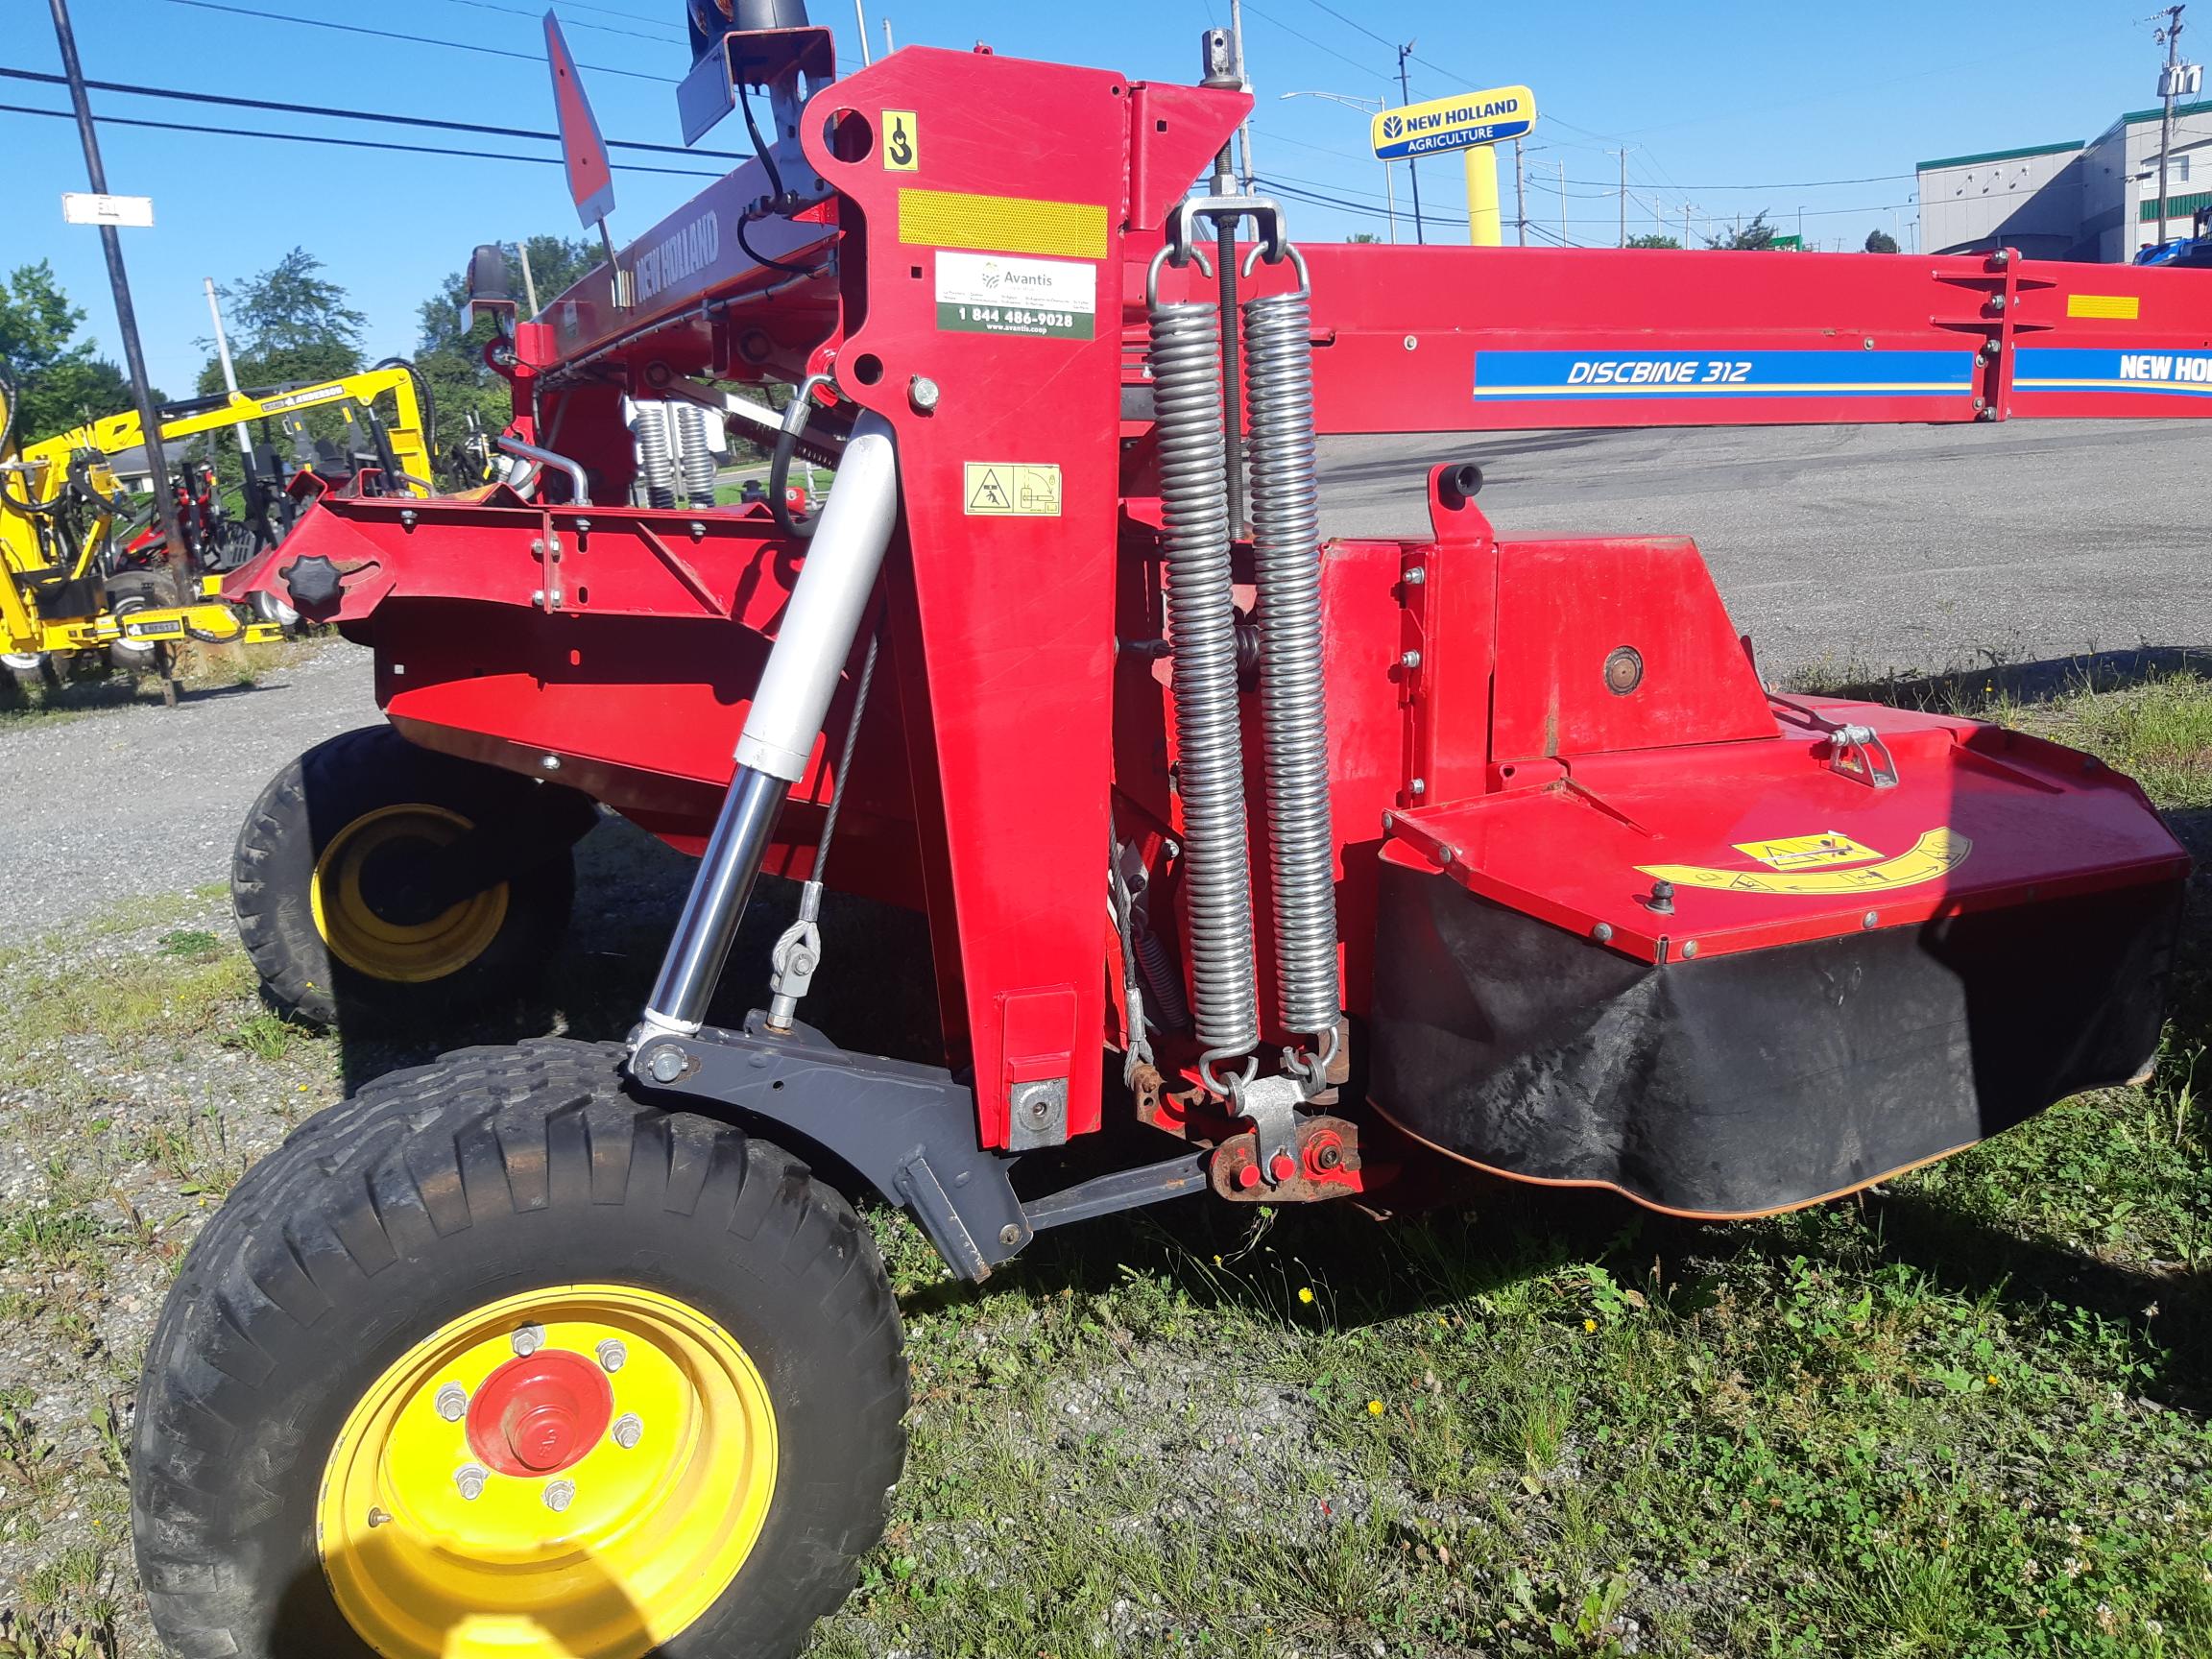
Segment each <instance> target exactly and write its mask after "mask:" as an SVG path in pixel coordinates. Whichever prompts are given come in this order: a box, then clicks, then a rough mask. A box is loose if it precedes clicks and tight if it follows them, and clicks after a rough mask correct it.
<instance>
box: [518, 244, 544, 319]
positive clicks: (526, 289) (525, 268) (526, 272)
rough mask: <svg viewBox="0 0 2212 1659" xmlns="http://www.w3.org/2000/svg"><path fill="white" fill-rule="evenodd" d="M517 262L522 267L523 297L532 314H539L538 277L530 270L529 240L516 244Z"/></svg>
mask: <svg viewBox="0 0 2212 1659" xmlns="http://www.w3.org/2000/svg"><path fill="white" fill-rule="evenodd" d="M515 262H516V263H517V265H519V266H521V267H522V299H523V301H524V303H526V304H527V305H528V306H529V307H530V315H531V316H533V317H535V316H537V315H538V279H537V277H536V276H533V275H532V274H531V271H530V244H529V242H528V241H527V240H524V241H520V242H517V243H516V244H515Z"/></svg>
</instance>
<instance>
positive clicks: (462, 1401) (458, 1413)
mask: <svg viewBox="0 0 2212 1659" xmlns="http://www.w3.org/2000/svg"><path fill="white" fill-rule="evenodd" d="M438 1415H439V1416H441V1417H443V1418H445V1421H446V1422H448V1423H458V1422H460V1421H461V1419H462V1418H464V1417H466V1416H468V1415H469V1390H468V1389H466V1388H464V1387H462V1386H461V1384H460V1383H446V1384H445V1387H443V1388H441V1389H439V1390H438Z"/></svg>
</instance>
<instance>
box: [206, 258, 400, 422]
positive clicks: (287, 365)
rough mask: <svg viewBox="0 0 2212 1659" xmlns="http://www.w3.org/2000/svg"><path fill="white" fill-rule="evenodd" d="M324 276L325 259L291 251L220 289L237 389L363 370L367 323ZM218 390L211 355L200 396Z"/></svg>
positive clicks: (219, 379) (219, 376) (219, 372)
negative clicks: (364, 336)
mask: <svg viewBox="0 0 2212 1659" xmlns="http://www.w3.org/2000/svg"><path fill="white" fill-rule="evenodd" d="M322 270H323V261H322V260H320V259H318V258H316V257H315V255H314V254H312V253H310V252H307V251H306V250H305V249H304V248H295V249H293V250H292V252H289V253H287V254H285V255H284V257H283V258H281V259H279V260H277V261H276V264H274V265H272V266H270V267H269V269H268V270H266V271H264V272H262V273H260V275H258V276H250V277H248V278H247V279H246V280H245V281H243V282H238V283H233V284H227V285H224V286H220V287H218V288H217V290H216V292H217V293H219V294H220V295H221V296H222V297H223V319H224V325H225V327H226V329H227V330H228V334H229V336H230V355H231V358H232V361H233V362H234V364H235V365H236V368H237V372H238V383H239V384H240V385H241V386H276V385H282V384H285V383H286V382H290V381H305V380H331V379H335V378H337V377H338V376H339V375H341V374H351V373H356V372H357V371H358V370H359V369H360V368H361V337H362V335H363V333H364V332H366V330H367V328H368V326H369V319H368V318H367V317H365V316H363V315H362V314H361V313H360V312H359V311H356V310H354V309H353V307H352V306H350V305H349V304H347V303H346V290H345V289H344V288H343V287H341V286H340V285H339V284H337V283H336V282H333V281H331V280H330V279H329V278H328V277H326V276H321V275H320V273H321V272H322ZM209 344H212V342H209ZM222 389H223V365H222V363H221V362H220V360H218V359H217V358H215V357H212V356H211V357H209V358H208V359H207V364H206V367H204V369H202V370H201V371H200V390H201V391H202V392H203V393H213V392H220V391H221V390H222Z"/></svg>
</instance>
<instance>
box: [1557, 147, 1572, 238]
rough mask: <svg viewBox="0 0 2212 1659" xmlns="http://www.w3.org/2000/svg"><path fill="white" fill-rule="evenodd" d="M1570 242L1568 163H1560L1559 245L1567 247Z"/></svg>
mask: <svg viewBox="0 0 2212 1659" xmlns="http://www.w3.org/2000/svg"><path fill="white" fill-rule="evenodd" d="M1570 242H1571V239H1570V238H1569V236H1568V234H1567V163H1566V162H1564V161H1562V162H1560V163H1559V243H1560V246H1561V247H1566V246H1569V245H1570Z"/></svg>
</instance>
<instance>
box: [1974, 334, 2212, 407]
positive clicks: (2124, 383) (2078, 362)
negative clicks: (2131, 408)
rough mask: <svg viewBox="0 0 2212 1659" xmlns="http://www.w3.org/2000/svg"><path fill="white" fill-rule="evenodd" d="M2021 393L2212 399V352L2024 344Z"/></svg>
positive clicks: (2018, 368) (2018, 374) (2019, 358)
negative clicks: (2145, 394)
mask: <svg viewBox="0 0 2212 1659" xmlns="http://www.w3.org/2000/svg"><path fill="white" fill-rule="evenodd" d="M2012 390H2013V391H2015V392H2155V393H2159V394H2161V395H2163V396H2168V397H2172V396H2176V395H2178V396H2181V397H2212V351H2203V350H2199V351H2113V350H2106V349H2099V350H2089V349H2083V348H2081V347H2078V346H2023V347H2022V348H2020V350H2019V352H2018V353H2017V355H2016V356H2015V357H2014V359H2013V363H2012Z"/></svg>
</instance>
